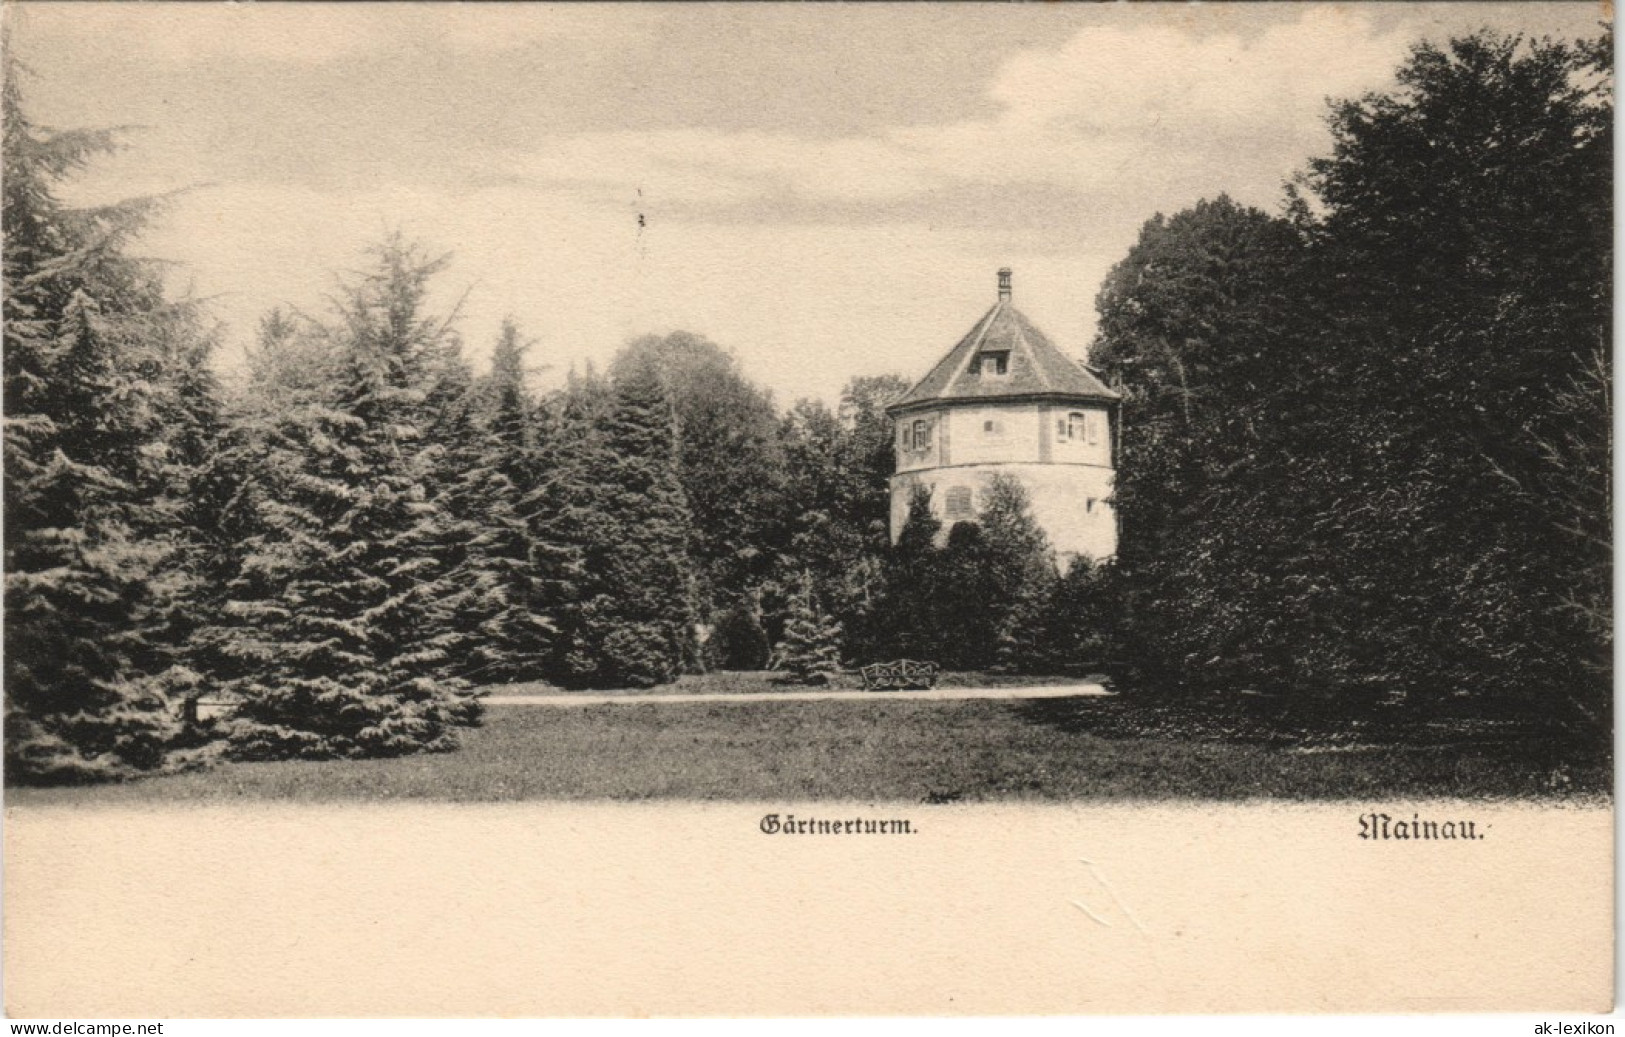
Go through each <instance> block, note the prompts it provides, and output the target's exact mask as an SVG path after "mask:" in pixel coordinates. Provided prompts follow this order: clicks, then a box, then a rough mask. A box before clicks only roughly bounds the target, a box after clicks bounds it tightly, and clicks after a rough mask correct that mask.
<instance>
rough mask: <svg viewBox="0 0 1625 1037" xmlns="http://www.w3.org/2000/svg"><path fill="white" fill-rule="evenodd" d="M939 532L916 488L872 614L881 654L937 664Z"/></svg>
mask: <svg viewBox="0 0 1625 1037" xmlns="http://www.w3.org/2000/svg"><path fill="white" fill-rule="evenodd" d="M941 530H942V523H941V522H940V521H938V519H937V517H936V516H935V515H934V514H932V512H931V491H930V489H929V488H928V487H925V486H923V485H916V486H915V487H914V488H913V489H912V490H911V491H910V493H909V499H908V518H907V519H906V520H905V521H904V523H903V528H902V529H901V530H899V531H898V537H897V543H896V544H894V545H893V546H892V549H891V551H890V553H889V554H887V556H886V570H885V572H886V590H885V594H884V597H883V598H882V600H881V604H880V607H879V608H878V609H877V611H878V613H879V615H880V617H881V621H880V626H881V629H882V630H884V632H885V633H884V635H883V637H882V645H883V647H884V650H885V653H886V654H890V655H893V656H898V657H907V658H913V659H919V660H923V661H927V662H937V661H941V654H942V643H941V640H940V638H941V630H942V598H941V594H940V591H941V560H940V557H939V556H940V554H941V552H940V551H939V550H938V549H937V545H936V541H937V537H938V535H939V534H940V533H941Z"/></svg>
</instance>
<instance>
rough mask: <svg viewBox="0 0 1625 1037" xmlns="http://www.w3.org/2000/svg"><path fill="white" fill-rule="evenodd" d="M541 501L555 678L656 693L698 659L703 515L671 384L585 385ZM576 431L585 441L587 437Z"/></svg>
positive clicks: (649, 380) (648, 375)
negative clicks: (682, 464) (682, 450)
mask: <svg viewBox="0 0 1625 1037" xmlns="http://www.w3.org/2000/svg"><path fill="white" fill-rule="evenodd" d="M571 395H572V396H573V397H575V398H574V399H571V400H567V401H566V403H565V405H564V408H563V413H562V424H563V425H564V429H563V431H562V432H561V434H560V437H559V440H558V449H556V450H555V451H553V452H552V453H551V455H550V460H551V462H552V463H551V464H550V465H549V470H547V471H546V472H544V473H543V476H542V484H541V487H540V492H539V496H538V500H537V501H536V505H537V507H536V515H537V523H536V530H535V534H534V542H535V543H536V544H537V545H538V547H539V548H541V549H543V550H546V551H547V552H548V553H549V554H548V557H547V558H546V559H539V560H538V561H539V566H538V568H539V570H540V571H541V572H542V573H543V574H544V576H543V578H544V581H545V582H544V585H545V586H547V587H549V588H550V590H551V591H555V592H556V593H557V597H558V600H559V601H560V603H561V604H560V607H559V637H558V640H557V647H556V649H555V654H554V663H553V666H552V671H553V675H554V676H555V678H556V679H558V680H559V681H561V682H562V683H565V684H571V685H585V686H597V687H606V686H617V685H630V686H633V687H648V686H650V685H654V684H661V683H665V682H668V681H670V680H672V679H674V678H675V677H676V676H677V674H678V673H679V672H681V671H682V670H683V669H684V668H685V667H687V666H692V665H693V664H694V662H695V659H696V646H695V644H694V624H695V608H694V598H695V585H694V573H693V570H692V568H691V567H690V564H689V558H688V553H687V549H688V545H689V544H690V543H691V542H692V539H691V537H692V533H691V531H690V528H689V526H690V523H691V518H690V515H689V510H688V503H687V499H686V497H685V495H684V493H683V485H682V481H681V478H680V470H679V467H678V457H677V440H676V423H675V419H674V416H673V413H672V409H671V404H670V402H669V401H668V400H667V398H666V395H665V392H664V389H663V387H662V385H661V383H660V380H659V378H658V377H657V376H656V375H655V374H654V373H653V372H651V371H648V370H633V371H629V372H627V373H626V374H625V375H624V376H623V377H620V378H618V379H616V380H615V381H614V383H613V384H612V386H610V387H609V388H608V390H607V394H606V393H605V390H604V389H603V388H602V387H601V386H600V385H598V384H597V380H596V379H593V378H591V377H589V378H587V379H585V380H583V384H580V385H578V386H577V387H575V389H574V390H573V392H572V393H571ZM571 426H575V428H577V429H579V430H580V432H582V433H583V434H581V435H575V434H573V430H572V429H571Z"/></svg>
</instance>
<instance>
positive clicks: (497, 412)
mask: <svg viewBox="0 0 1625 1037" xmlns="http://www.w3.org/2000/svg"><path fill="white" fill-rule="evenodd" d="M524 348H525V343H524V342H523V340H522V339H521V338H520V336H519V331H518V328H517V326H516V325H515V324H514V323H513V322H512V321H508V322H506V323H505V324H504V325H503V329H502V335H501V338H500V339H499V340H498V343H497V348H496V352H495V355H494V360H493V370H492V374H491V376H490V378H488V379H487V380H486V381H485V383H484V384H483V385H482V386H480V387H479V389H478V390H476V388H475V387H474V386H473V385H472V383H471V382H470V381H469V379H468V376H467V370H466V367H464V366H463V365H462V364H461V361H460V358H453V360H452V361H449V362H447V363H445V364H443V365H442V366H441V372H442V373H441V375H440V377H439V381H440V382H441V386H442V387H441V388H440V389H439V391H438V392H432V393H431V394H430V401H431V404H432V403H433V402H434V400H435V399H436V398H437V397H438V398H441V399H442V400H443V404H442V405H441V407H440V408H438V411H439V414H440V419H439V421H438V422H436V424H435V425H433V426H432V427H431V438H432V440H433V441H434V442H435V443H436V444H437V446H438V448H439V451H440V453H439V464H438V467H439V468H440V469H441V474H440V476H439V479H438V482H439V484H440V487H441V489H440V493H439V496H438V497H437V501H438V503H439V505H440V506H441V508H442V509H443V510H444V512H445V515H446V518H447V520H448V521H447V523H446V526H445V538H444V542H443V544H442V547H441V564H442V566H443V568H444V570H445V571H446V572H448V573H450V583H451V585H452V586H454V587H455V588H457V594H456V596H455V597H454V598H453V599H450V600H449V601H448V602H447V604H448V605H449V606H450V607H451V609H452V611H453V615H452V616H451V618H450V623H451V625H452V626H453V627H454V628H455V629H456V630H457V631H459V632H460V633H461V634H462V635H463V646H462V651H461V653H460V656H459V660H458V663H457V666H456V670H457V673H458V674H459V675H460V676H463V677H466V678H468V679H471V680H478V681H508V680H523V679H536V678H538V677H540V676H541V675H542V672H543V670H544V669H545V666H546V659H547V655H548V653H549V651H550V650H551V647H552V636H553V634H554V632H555V630H556V627H555V624H554V622H553V619H552V617H551V615H550V613H549V611H548V607H547V603H546V602H545V600H543V597H542V595H541V593H540V591H539V589H538V586H537V581H536V578H535V574H534V573H533V572H532V569H531V543H530V536H529V528H528V526H529V523H528V522H527V520H526V517H525V514H524V510H523V507H524V495H525V488H526V486H527V485H528V484H529V483H530V482H531V475H530V470H531V466H532V464H533V460H534V459H533V457H532V456H531V455H532V452H533V449H534V447H533V442H534V439H533V433H532V425H531V414H530V411H531V407H530V403H529V397H528V394H527V393H526V391H525V387H524V384H523V367H522V360H521V358H522V354H523V350H524Z"/></svg>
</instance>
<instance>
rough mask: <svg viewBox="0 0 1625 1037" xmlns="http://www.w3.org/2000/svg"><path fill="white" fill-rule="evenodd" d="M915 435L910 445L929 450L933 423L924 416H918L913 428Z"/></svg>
mask: <svg viewBox="0 0 1625 1037" xmlns="http://www.w3.org/2000/svg"><path fill="white" fill-rule="evenodd" d="M912 432H913V436H912V438H911V440H910V442H909V447H910V448H911V449H913V450H928V449H930V447H931V423H930V422H929V421H926V420H925V419H924V418H916V419H915V421H914V426H913V429H912Z"/></svg>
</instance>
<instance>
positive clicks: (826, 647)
mask: <svg viewBox="0 0 1625 1037" xmlns="http://www.w3.org/2000/svg"><path fill="white" fill-rule="evenodd" d="M774 654H775V656H776V657H777V659H778V662H779V664H780V665H781V666H783V667H784V669H785V670H786V671H788V672H789V673H790V674H792V675H793V676H794V677H795V678H796V679H797V680H798V681H800V682H801V683H803V684H824V683H826V682H828V680H829V678H830V676H831V675H832V674H835V673H838V672H840V669H841V625H840V624H839V623H837V622H836V621H835V620H834V619H833V618H832V617H831V616H830V615H829V613H827V612H825V611H824V610H823V609H821V608H820V607H819V605H818V596H817V593H816V590H815V588H814V583H813V578H812V575H811V574H803V575H802V577H801V579H800V580H799V581H798V586H797V588H796V594H795V597H794V599H793V603H792V605H791V608H790V614H789V617H788V618H787V619H786V621H785V624H784V637H783V639H782V640H780V641H779V643H778V644H777V645H776V646H774Z"/></svg>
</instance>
